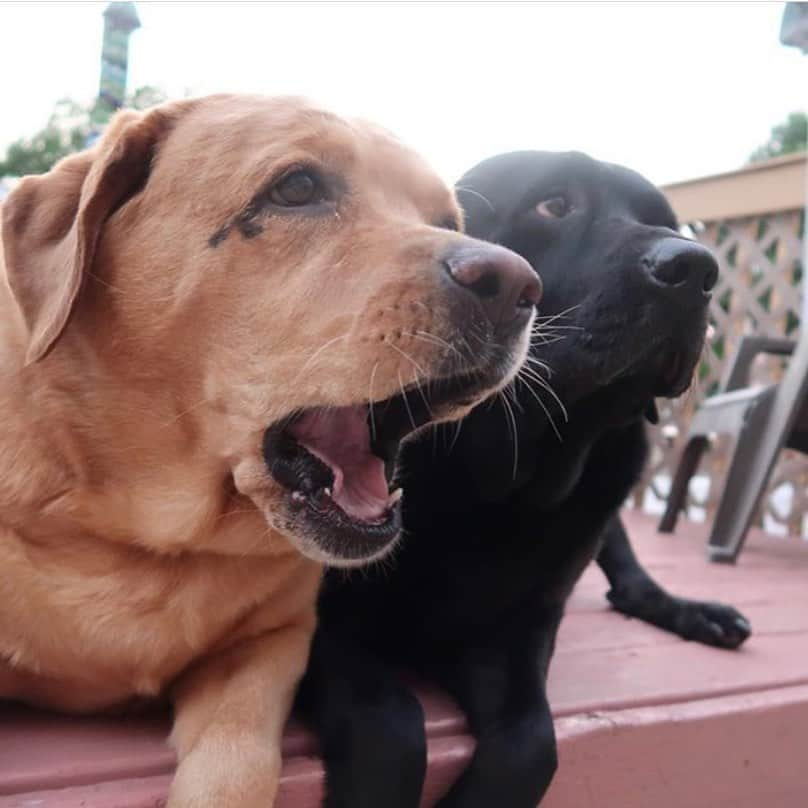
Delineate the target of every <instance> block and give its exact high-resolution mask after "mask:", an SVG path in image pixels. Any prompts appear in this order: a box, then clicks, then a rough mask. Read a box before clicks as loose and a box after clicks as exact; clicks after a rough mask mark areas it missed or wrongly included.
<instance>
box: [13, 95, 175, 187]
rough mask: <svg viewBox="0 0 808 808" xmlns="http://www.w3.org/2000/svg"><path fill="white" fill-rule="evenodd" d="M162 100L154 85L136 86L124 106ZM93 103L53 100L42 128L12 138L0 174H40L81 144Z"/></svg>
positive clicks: (89, 128) (88, 128)
mask: <svg viewBox="0 0 808 808" xmlns="http://www.w3.org/2000/svg"><path fill="white" fill-rule="evenodd" d="M163 101H165V95H164V93H162V92H161V91H160V90H159V89H157V88H156V87H148V86H147V87H139V88H138V89H137V90H135V91H134V92H133V93H132V94H131V95H130V96H129V98H128V99H127V102H126V106H127V107H133V108H134V109H147V108H148V107H153V106H155V105H156V104H159V103H161V102H163ZM92 113H93V107H88V106H83V105H81V104H79V103H77V102H76V101H73V100H72V99H70V98H64V99H62V100H61V101H58V102H57V103H56V106H55V107H54V109H53V112H52V113H51V116H50V118H49V119H48V123H47V125H46V126H45V128H44V129H42V130H40V131H39V132H37V133H36V134H34V135H32V136H31V137H21V138H20V139H19V140H15V141H14V142H13V143H12V144H11V145H10V146H9V147H8V149H7V150H6V155H5V158H3V159H2V160H0V178H2V177H22V176H24V175H26V174H42V173H44V172H45V171H48V170H49V169H50V168H51V166H53V164H54V163H56V162H57V161H58V160H61V159H62V157H65V156H66V155H68V154H71V153H72V152H75V151H79V150H80V149H83V148H84V145H85V143H86V142H87V137H88V135H89V134H90V132H91V131H92V129H93V124H92Z"/></svg>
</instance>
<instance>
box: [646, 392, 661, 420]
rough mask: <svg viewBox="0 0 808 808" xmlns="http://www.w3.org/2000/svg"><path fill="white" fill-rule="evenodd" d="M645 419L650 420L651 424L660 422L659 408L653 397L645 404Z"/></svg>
mask: <svg viewBox="0 0 808 808" xmlns="http://www.w3.org/2000/svg"><path fill="white" fill-rule="evenodd" d="M645 420H646V421H648V423H649V424H655V425H656V424H658V423H659V410H658V409H657V405H656V401H654V399H653V398H652V399H651V400H650V401H649V402H648V404H646V406H645Z"/></svg>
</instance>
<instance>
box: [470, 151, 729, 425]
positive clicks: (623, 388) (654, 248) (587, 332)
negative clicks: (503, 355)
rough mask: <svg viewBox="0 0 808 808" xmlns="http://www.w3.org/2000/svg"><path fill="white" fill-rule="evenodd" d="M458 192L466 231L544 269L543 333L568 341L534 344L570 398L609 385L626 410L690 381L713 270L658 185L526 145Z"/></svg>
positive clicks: (479, 171)
mask: <svg viewBox="0 0 808 808" xmlns="http://www.w3.org/2000/svg"><path fill="white" fill-rule="evenodd" d="M457 193H458V198H459V200H460V203H461V205H462V206H463V208H464V210H465V214H466V226H467V230H468V232H469V233H470V234H471V235H473V236H476V237H477V238H483V239H487V240H489V241H494V242H497V243H499V244H503V245H505V246H507V247H510V248H511V249H512V250H514V251H516V252H517V253H520V254H521V255H523V256H524V257H525V258H527V259H528V261H530V263H531V264H532V265H533V267H534V268H535V269H536V270H537V271H538V272H540V273H541V276H542V280H543V281H544V299H543V301H542V304H541V307H540V309H541V310H540V314H541V315H542V316H543V317H544V320H543V322H545V323H546V326H545V331H546V333H547V334H549V335H557V336H562V335H563V338H562V339H558V340H556V341H554V340H553V338H552V336H551V337H550V338H549V339H545V340H542V338H541V337H540V336H539V337H538V338H537V340H536V341H535V343H534V346H533V353H534V355H536V356H537V358H540V359H541V360H542V361H543V362H546V363H547V364H548V365H549V366H550V368H551V369H552V380H551V381H552V385H553V387H554V388H555V390H556V392H557V393H558V395H559V396H560V397H561V399H562V400H563V401H564V402H565V403H567V404H575V403H576V402H577V401H580V400H581V399H583V398H586V397H589V396H592V395H593V394H598V395H599V396H602V395H603V393H604V392H606V391H609V398H610V406H611V408H615V407H616V408H617V410H619V412H620V415H621V416H622V417H632V416H635V415H637V414H638V413H640V412H642V411H643V410H645V409H646V408H648V406H649V404H651V405H652V401H653V398H654V397H674V396H677V395H680V394H681V393H683V392H684V391H685V390H686V389H687V387H688V386H689V384H690V381H691V378H692V375H693V371H694V368H695V365H696V363H697V361H698V358H699V355H700V353H701V350H702V346H703V340H704V334H705V329H706V324H707V306H708V302H709V300H710V292H711V290H712V288H713V287H714V286H715V283H716V280H717V276H718V267H717V264H716V262H715V260H714V259H713V257H712V255H711V254H710V252H709V251H708V250H707V249H706V248H704V247H702V246H701V245H699V244H698V243H696V242H694V241H691V240H689V239H687V238H685V237H684V236H682V235H681V234H680V233H679V232H678V230H677V222H676V218H675V216H674V214H673V211H672V210H671V208H670V206H669V204H668V203H667V201H666V200H665V197H664V196H663V195H662V194H661V193H660V192H659V190H657V189H656V188H655V187H654V186H653V185H651V184H650V183H649V182H648V181H646V180H645V179H643V178H642V177H641V176H640V175H639V174H637V173H635V172H633V171H630V170H629V169H626V168H623V167H621V166H616V165H612V164H609V163H603V162H599V161H597V160H593V159H592V158H590V157H587V156H586V155H584V154H580V153H577V152H567V153H552V152H533V151H525V152H514V153H511V154H504V155H500V156H498V157H493V158H491V159H488V160H485V161H484V162H482V163H480V164H479V165H477V166H476V167H475V168H473V169H472V170H471V171H469V172H468V173H467V174H466V175H465V176H464V177H463V178H462V179H461V180H460V181H459V182H458V184H457ZM556 315H558V317H557V319H555V320H553V319H551V318H553V317H555V316H556ZM649 411H650V412H653V407H651V409H650V410H649Z"/></svg>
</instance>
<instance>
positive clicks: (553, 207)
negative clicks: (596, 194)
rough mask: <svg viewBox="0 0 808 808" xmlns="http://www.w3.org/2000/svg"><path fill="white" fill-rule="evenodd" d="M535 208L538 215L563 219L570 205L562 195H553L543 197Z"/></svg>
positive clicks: (570, 207) (569, 209)
mask: <svg viewBox="0 0 808 808" xmlns="http://www.w3.org/2000/svg"><path fill="white" fill-rule="evenodd" d="M536 210H537V211H538V213H539V215H540V216H548V217H549V218H551V219H563V218H564V217H565V216H566V215H567V214H568V213H569V212H570V211H571V210H572V206H571V205H570V203H569V201H568V200H567V198H566V197H564V196H553V197H551V198H550V199H545V200H544V201H543V202H539V204H538V205H536Z"/></svg>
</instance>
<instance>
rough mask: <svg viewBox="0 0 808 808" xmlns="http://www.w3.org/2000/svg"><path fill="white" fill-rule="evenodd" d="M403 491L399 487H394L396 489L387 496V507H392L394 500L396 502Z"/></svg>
mask: <svg viewBox="0 0 808 808" xmlns="http://www.w3.org/2000/svg"><path fill="white" fill-rule="evenodd" d="M403 493H404V491H403V490H402V489H401V488H396V490H395V491H393V492H392V493H391V494H390V496H389V497H387V507H388V508H392V507H393V505H395V504H396V502H398V501H399V500H400V499H401V495H402V494H403Z"/></svg>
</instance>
